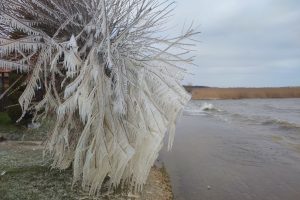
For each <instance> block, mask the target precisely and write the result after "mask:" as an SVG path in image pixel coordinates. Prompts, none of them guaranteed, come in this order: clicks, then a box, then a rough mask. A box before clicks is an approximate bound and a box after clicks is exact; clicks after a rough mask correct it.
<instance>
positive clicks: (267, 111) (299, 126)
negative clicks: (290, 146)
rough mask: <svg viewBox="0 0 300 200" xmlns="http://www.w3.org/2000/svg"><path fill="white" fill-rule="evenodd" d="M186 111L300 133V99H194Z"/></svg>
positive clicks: (229, 121) (245, 124)
mask: <svg viewBox="0 0 300 200" xmlns="http://www.w3.org/2000/svg"><path fill="white" fill-rule="evenodd" d="M184 115H190V116H192V115H203V116H207V117H210V118H215V119H217V120H222V121H225V122H227V123H230V124H233V125H239V126H244V127H247V128H254V126H256V128H258V127H260V128H262V129H265V130H266V129H270V130H271V131H274V130H275V129H278V131H281V132H282V131H286V132H289V133H291V132H292V133H299V135H300V99H247V100H210V101H191V102H190V103H189V104H188V105H187V106H186V108H185V110H184Z"/></svg>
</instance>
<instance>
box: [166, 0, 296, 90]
mask: <svg viewBox="0 0 300 200" xmlns="http://www.w3.org/2000/svg"><path fill="white" fill-rule="evenodd" d="M173 20H174V21H172V23H176V24H180V25H183V24H184V23H185V22H191V21H194V22H195V24H197V25H199V28H198V30H199V31H201V32H202V33H201V34H200V35H199V36H198V37H197V39H198V40H201V43H199V44H198V46H197V58H196V61H195V63H196V64H197V65H198V67H193V68H189V70H190V72H191V73H193V74H194V75H189V76H188V77H187V78H186V80H185V81H184V83H185V84H188V83H192V84H193V85H207V86H219V87H235V86H248V87H251V86H252V87H262V86H296V85H298V86H300V0H177V6H176V9H175V14H174V16H173Z"/></svg>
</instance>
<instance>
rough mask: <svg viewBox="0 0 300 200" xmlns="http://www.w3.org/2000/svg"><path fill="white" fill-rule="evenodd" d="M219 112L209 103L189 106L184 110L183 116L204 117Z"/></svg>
mask: <svg viewBox="0 0 300 200" xmlns="http://www.w3.org/2000/svg"><path fill="white" fill-rule="evenodd" d="M214 111H215V112H221V110H220V109H217V108H216V107H215V106H214V105H213V104H211V103H206V102H204V103H202V104H201V105H191V106H187V107H186V108H185V109H184V114H185V115H205V114H206V113H208V112H214Z"/></svg>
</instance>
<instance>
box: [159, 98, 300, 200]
mask: <svg viewBox="0 0 300 200" xmlns="http://www.w3.org/2000/svg"><path fill="white" fill-rule="evenodd" d="M161 159H162V160H163V162H164V163H165V165H166V168H167V171H168V172H169V174H170V176H171V181H172V185H173V190H174V193H175V199H177V200H182V199H188V200H190V199H191V200H193V199H195V200H196V199H197V200H198V199H210V200H214V199H216V200H219V199H220V200H224V199H230V200H235V199H236V200H239V199H260V200H264V199H266V200H276V199H278V200H280V199H288V200H294V199H295V200H299V199H300V190H299V188H300V99H252V100H211V101H191V102H190V103H189V104H188V105H187V107H186V109H185V110H184V113H183V116H182V118H181V120H180V121H179V123H178V126H177V130H176V137H175V142H174V147H173V150H172V152H166V151H165V150H163V151H162V153H161Z"/></svg>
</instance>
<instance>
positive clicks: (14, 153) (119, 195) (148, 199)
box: [0, 133, 173, 200]
mask: <svg viewBox="0 0 300 200" xmlns="http://www.w3.org/2000/svg"><path fill="white" fill-rule="evenodd" d="M0 135H1V133H0ZM42 150H43V146H42V142H41V141H9V140H6V141H2V142H0V153H1V156H0V193H1V198H3V200H17V199H28V200H29V199H30V200H31V199H39V200H43V199H44V200H46V199H47V200H49V199H66V200H68V199H70V200H71V199H84V200H92V199H93V200H95V199H99V200H100V199H111V200H125V199H132V200H134V199H141V200H152V199H155V200H172V199H173V193H172V187H171V183H170V178H169V175H168V174H166V170H165V168H164V166H160V165H155V166H153V167H152V169H151V171H150V174H149V177H148V180H147V183H146V184H145V186H144V189H143V191H142V192H141V193H138V194H133V193H131V192H130V191H128V190H122V191H120V192H119V191H118V192H116V193H113V194H109V195H107V194H102V195H99V196H96V197H91V196H89V195H88V193H86V192H85V191H82V189H81V187H80V185H77V184H75V187H74V188H73V189H72V177H73V176H72V170H71V169H68V170H64V171H59V170H56V169H51V168H50V165H49V164H50V163H49V162H45V161H42V160H43V158H42ZM46 160H47V159H46Z"/></svg>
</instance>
